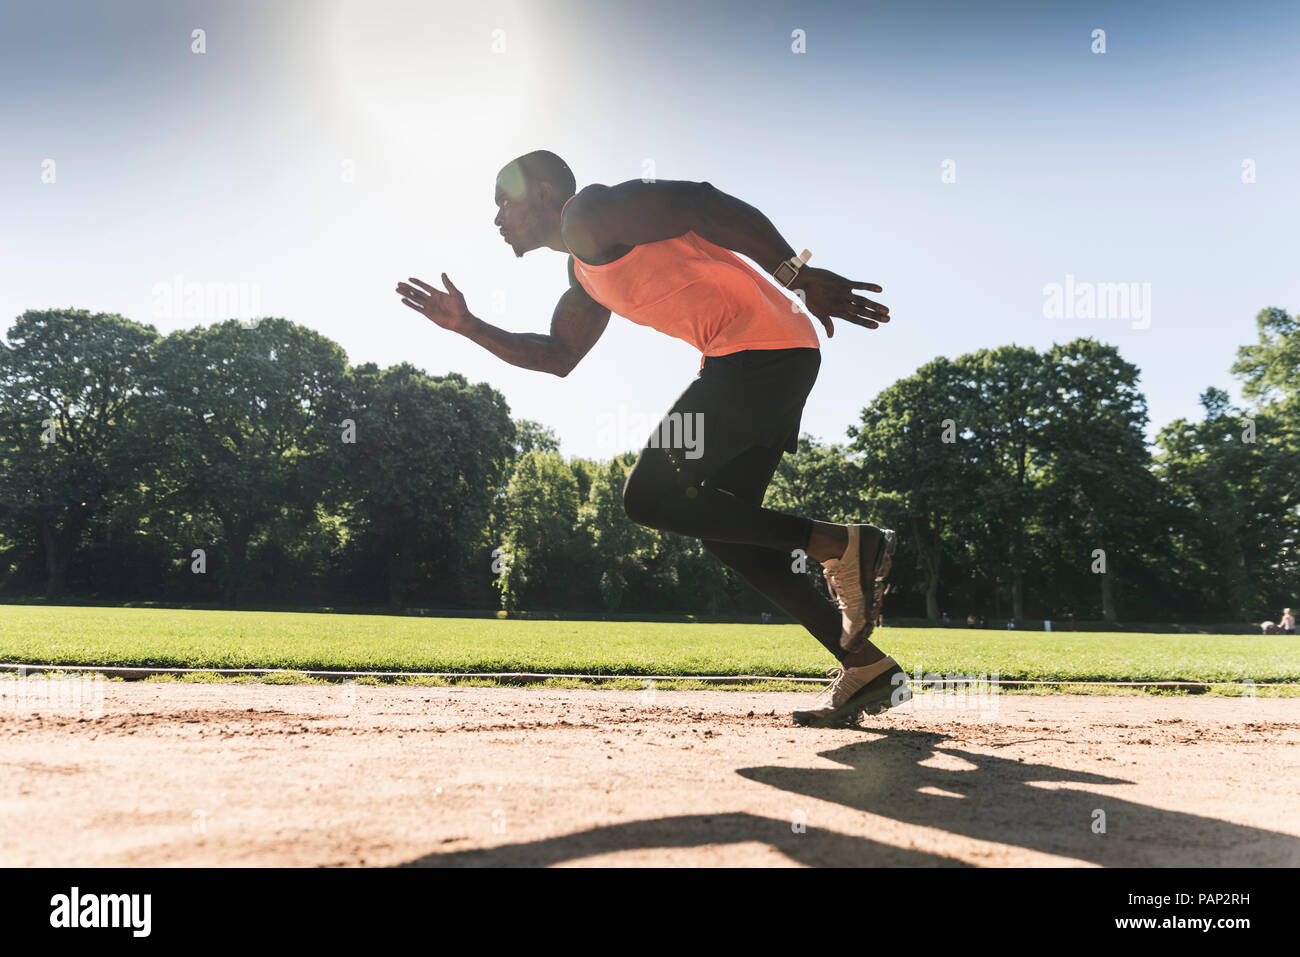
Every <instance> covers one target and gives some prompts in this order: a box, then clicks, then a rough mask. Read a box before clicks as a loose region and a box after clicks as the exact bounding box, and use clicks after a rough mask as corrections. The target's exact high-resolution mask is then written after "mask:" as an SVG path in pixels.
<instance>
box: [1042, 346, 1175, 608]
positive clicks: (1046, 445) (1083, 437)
mask: <svg viewBox="0 0 1300 957" xmlns="http://www.w3.org/2000/svg"><path fill="white" fill-rule="evenodd" d="M1138 376H1139V371H1138V368H1137V367H1136V366H1134V365H1132V364H1131V363H1128V362H1125V361H1124V360H1123V359H1122V358H1121V357H1120V355H1119V352H1118V350H1117V349H1116V348H1115V347H1114V346H1108V345H1102V344H1100V343H1097V342H1095V341H1094V340H1092V339H1076V340H1074V341H1073V342H1070V343H1067V344H1065V345H1056V346H1053V347H1052V349H1051V350H1050V351H1049V352H1048V353H1047V355H1046V356H1044V380H1045V384H1046V385H1047V395H1046V397H1045V401H1044V403H1043V412H1042V423H1041V428H1039V429H1038V431H1037V438H1038V440H1039V442H1040V443H1041V449H1040V456H1041V461H1042V463H1043V467H1042V475H1043V480H1042V489H1041V492H1042V496H1043V500H1044V502H1045V504H1046V508H1047V514H1049V515H1051V516H1053V518H1052V520H1051V521H1050V522H1048V523H1045V524H1046V525H1047V527H1046V528H1045V529H1044V531H1046V532H1048V533H1049V534H1050V535H1051V537H1053V538H1055V539H1056V541H1057V542H1058V543H1059V544H1060V547H1061V549H1062V550H1064V551H1065V553H1066V555H1067V559H1066V568H1065V570H1064V571H1065V574H1064V575H1063V576H1062V577H1063V578H1065V579H1066V580H1069V579H1078V578H1080V577H1083V576H1084V573H1087V572H1091V571H1092V570H1093V569H1096V570H1097V571H1096V577H1097V579H1098V585H1099V589H1100V605H1101V611H1102V618H1103V619H1104V620H1106V621H1108V622H1114V621H1116V619H1117V612H1116V606H1115V594H1114V587H1113V583H1114V581H1115V578H1116V574H1117V572H1119V571H1120V570H1122V569H1123V568H1124V560H1125V558H1127V559H1128V560H1129V561H1130V562H1131V563H1134V564H1136V563H1137V562H1138V561H1139V560H1140V559H1139V556H1140V555H1141V554H1142V553H1144V552H1145V553H1148V554H1150V553H1151V552H1152V550H1153V547H1156V546H1157V539H1158V538H1159V536H1160V532H1159V528H1158V522H1156V521H1153V519H1154V518H1155V516H1156V514H1157V513H1158V512H1159V510H1160V508H1161V504H1162V495H1161V490H1160V488H1159V485H1158V483H1157V482H1156V480H1155V478H1154V476H1153V475H1152V474H1151V471H1150V465H1151V462H1150V453H1149V452H1148V450H1147V445H1146V438H1145V431H1144V430H1145V428H1146V422H1147V409H1146V398H1145V397H1144V396H1143V395H1142V392H1141V390H1140V389H1139V388H1138ZM1121 556H1124V557H1123V558H1122V557H1121Z"/></svg>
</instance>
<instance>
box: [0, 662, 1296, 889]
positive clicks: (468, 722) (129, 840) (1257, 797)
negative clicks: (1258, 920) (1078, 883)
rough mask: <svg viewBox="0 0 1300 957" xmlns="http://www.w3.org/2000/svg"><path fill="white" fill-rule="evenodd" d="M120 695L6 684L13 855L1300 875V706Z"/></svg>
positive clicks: (0, 714) (9, 852)
mask: <svg viewBox="0 0 1300 957" xmlns="http://www.w3.org/2000/svg"><path fill="white" fill-rule="evenodd" d="M38 680H43V679H28V682H35V681H38ZM53 684H55V682H50V683H49V685H53ZM97 687H98V688H99V690H100V691H102V697H101V698H99V700H98V702H97V703H92V704H90V705H87V703H86V702H87V699H88V698H94V697H95V695H93V694H89V695H83V698H82V700H81V702H80V703H79V704H77V705H76V706H72V705H69V704H68V703H67V702H66V701H56V700H54V698H53V697H52V696H51V695H50V693H49V691H48V686H44V687H38V686H37V685H35V684H34V683H33V684H31V686H30V687H29V688H28V690H26V691H23V692H19V691H17V690H16V689H17V688H18V685H17V683H13V682H0V816H2V817H3V819H4V820H5V821H7V822H10V824H11V825H13V826H9V827H5V828H3V829H2V830H0V865H6V866H15V865H16V866H30V865H41V866H69V865H83V866H84V865H89V866H102V865H126V866H132V865H189V866H195V865H198V866H208V865H217V866H221V865H344V866H354V865H365V866H373V865H403V864H404V865H417V866H484V865H574V864H576V865H591V864H600V865H634V864H657V865H682V866H696V865H704V866H709V865H788V864H807V865H953V866H964V865H1083V866H1095V865H1103V866H1111V865H1119V866H1130V865H1190V866H1218V865H1286V866H1296V865H1298V864H1300V801H1298V800H1297V797H1296V787H1295V783H1296V782H1297V781H1300V748H1298V747H1297V745H1298V744H1300V699H1266V698H1257V699H1250V698H1246V699H1235V698H1215V697H1177V698H1171V697H1142V696H1124V697H1101V696H1091V695H1084V696H1042V697H1040V696H1029V695H1003V696H998V697H996V698H994V699H992V701H990V700H988V699H985V700H983V701H982V702H980V704H982V705H983V706H984V707H983V709H982V710H981V709H980V708H977V707H975V706H973V704H972V703H971V702H967V704H968V706H967V707H966V708H963V709H957V708H955V707H938V704H939V701H938V699H937V698H935V697H934V696H920V697H918V698H917V699H916V700H914V701H913V702H912V703H910V704H907V705H904V706H902V707H900V708H897V709H894V710H893V711H890V712H887V713H886V714H884V715H881V716H879V717H876V718H871V719H867V720H866V722H865V725H864V728H863V729H862V730H852V729H846V730H835V731H819V730H812V729H805V728H798V727H794V726H793V725H792V724H791V722H790V717H789V711H790V710H791V708H792V707H796V706H806V703H807V702H808V701H809V698H810V697H811V696H805V695H793V694H776V693H768V694H761V693H760V694H750V693H741V692H727V691H707V692H665V691H653V692H651V691H647V692H615V691H596V690H592V691H568V690H553V689H540V688H463V687H462V688H414V687H394V686H388V687H376V686H355V685H342V686H319V685H315V686H313V685H253V684H185V683H176V684H163V683H146V682H140V683H134V682H132V683H122V682H110V683H101V684H98V685H97ZM38 691H39V692H40V693H37V692H38ZM95 694H98V692H96V693H95ZM927 698H929V699H930V701H929V703H927V704H923V702H925V701H926V699H927ZM958 700H960V699H958ZM948 703H949V704H955V703H956V701H955V700H954V699H951V698H950V699H948ZM1098 812H1101V814H1099V813H1098ZM1102 814H1104V825H1105V831H1104V833H1097V832H1095V828H1097V827H1098V826H1099V824H1100V823H1101V822H1102V820H1103V818H1102Z"/></svg>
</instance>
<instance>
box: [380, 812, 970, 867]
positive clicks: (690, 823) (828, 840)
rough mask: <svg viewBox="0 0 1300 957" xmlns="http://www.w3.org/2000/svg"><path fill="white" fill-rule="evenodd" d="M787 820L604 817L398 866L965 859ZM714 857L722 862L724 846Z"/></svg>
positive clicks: (853, 863)
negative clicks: (702, 855)
mask: <svg viewBox="0 0 1300 957" xmlns="http://www.w3.org/2000/svg"><path fill="white" fill-rule="evenodd" d="M793 825H794V822H793V820H785V821H783V820H778V819H776V818H770V817H763V816H761V815H757V814H743V813H737V814H689V815H683V816H681V817H665V818H656V819H654V820H648V821H629V822H627V823H626V824H610V825H607V826H605V827H596V828H591V829H590V830H586V831H578V832H576V833H574V834H565V835H562V836H560V837H550V838H546V839H544V840H540V841H530V842H528V843H524V844H506V845H504V846H502V847H492V848H484V849H481V850H466V851H450V852H448V853H444V854H429V855H426V856H425V857H421V858H418V859H416V860H414V861H409V862H407V863H405V864H403V865H401V866H402V867H546V866H548V865H551V864H559V863H563V862H565V861H574V860H579V859H581V858H584V857H592V856H594V855H596V854H609V853H612V852H615V851H631V850H646V849H650V848H673V847H712V846H719V847H721V846H722V845H726V844H737V843H740V842H742V841H758V842H761V843H763V844H767V845H768V846H770V847H772V848H775V849H776V850H778V851H780V852H781V853H782V854H785V855H787V856H788V857H789V858H791V859H792V860H794V861H797V862H799V863H801V864H809V865H816V866H821V867H862V866H871V867H927V866H936V865H937V866H956V867H961V866H964V865H963V864H962V863H961V862H960V861H957V860H954V859H953V858H949V857H942V856H940V855H937V854H929V853H926V852H924V851H916V850H908V849H905V848H898V847H892V846H890V845H888V844H880V843H877V842H876V841H871V840H868V839H866V838H861V837H850V836H848V835H845V834H836V833H834V832H832V831H826V830H820V829H818V828H815V827H809V828H808V829H807V830H806V831H804V832H802V833H796V831H795V829H794V826H793ZM715 863H717V864H719V865H725V864H726V863H727V858H726V854H725V851H724V852H721V853H719V855H718V857H717V859H716V861H715Z"/></svg>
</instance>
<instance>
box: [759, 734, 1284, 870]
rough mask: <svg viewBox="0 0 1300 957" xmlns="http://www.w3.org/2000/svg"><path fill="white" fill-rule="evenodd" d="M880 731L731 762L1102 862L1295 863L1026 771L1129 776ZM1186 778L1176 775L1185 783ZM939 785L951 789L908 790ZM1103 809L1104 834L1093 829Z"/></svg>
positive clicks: (1218, 831)
mask: <svg viewBox="0 0 1300 957" xmlns="http://www.w3.org/2000/svg"><path fill="white" fill-rule="evenodd" d="M873 730H874V731H875V733H878V734H883V735H884V737H883V738H876V739H872V740H870V741H862V742H858V743H854V744H850V745H847V746H846V747H842V748H836V749H834V750H832V751H825V752H822V757H825V758H828V759H830V760H832V761H837V762H839V763H840V764H843V765H845V767H843V768H826V769H808V768H789V767H758V768H742V769H740V770H739V771H738V772H737V773H738V774H740V775H742V776H743V777H746V778H748V779H750V780H751V781H758V782H760V783H763V784H767V785H770V786H772V787H775V788H780V789H782V790H784V791H789V792H791V793H793V794H805V795H808V796H809V797H815V798H818V799H819V800H823V801H834V802H835V803H837V804H843V805H845V806H846V807H851V808H854V809H856V810H860V811H869V812H870V813H872V814H879V815H881V816H883V817H888V818H892V819H893V820H896V821H903V822H906V823H908V824H916V825H920V826H922V827H932V828H937V829H939V830H942V831H947V832H948V833H950V834H960V835H963V836H965V837H972V838H978V839H980V840H984V841H994V842H997V843H999V844H1009V845H1012V846H1015V847H1023V848H1027V849H1030V850H1034V851H1043V852H1046V853H1048V854H1058V855H1061V856H1063V857H1069V858H1074V859H1077V860H1080V861H1087V862H1090V863H1095V864H1101V865H1105V866H1108V867H1225V866H1234V867H1235V866H1270V867H1280V866H1285V867H1294V866H1296V865H1298V864H1300V838H1296V837H1293V836H1291V835H1290V834H1283V833H1281V832H1278V831H1269V830H1265V829H1262V828H1255V827H1248V826H1245V825H1241V824H1232V823H1230V822H1227V821H1221V820H1218V819H1217V818H1212V817H1204V816H1201V815H1197V814H1186V813H1183V812H1180V811H1169V810H1163V809H1161V808H1158V807H1150V806H1148V805H1145V804H1136V803H1134V802H1131V801H1125V800H1123V799H1120V798H1116V797H1111V796H1109V795H1105V794H1100V793H1097V792H1095V791H1090V790H1086V789H1080V788H1069V789H1065V788H1060V789H1053V790H1048V789H1044V788H1040V787H1034V786H1032V785H1031V784H1030V783H1029V782H1046V783H1059V782H1069V783H1073V784H1085V785H1087V784H1131V783H1132V782H1131V781H1126V780H1122V779H1119V778H1112V777H1106V776H1103V775H1097V774H1090V773H1088V772H1084V771H1073V770H1069V769H1067V768H1057V767H1052V766H1050V765H1046V764H1030V763H1025V762H1022V761H1017V760H1014V759H1010V758H1001V757H997V756H993V755H987V754H979V753H975V752H970V751H963V750H961V749H959V748H953V747H943V744H944V742H945V741H947V740H950V739H949V738H948V736H946V735H943V734H937V733H934V732H930V731H910V730H901V729H873ZM936 754H945V755H952V756H955V757H957V758H960V759H962V760H964V761H968V762H970V763H971V764H973V765H975V767H974V768H972V769H967V770H950V771H945V770H940V769H937V768H929V767H923V766H921V764H920V762H922V761H925V760H926V759H928V758H930V757H931V756H933V755H936ZM1198 780H1199V779H1197V778H1195V777H1192V776H1190V775H1189V776H1188V777H1187V778H1186V779H1185V781H1184V786H1185V787H1186V788H1188V789H1189V790H1194V789H1195V788H1196V787H1197V785H1198ZM926 787H934V788H940V789H942V790H943V791H945V792H948V794H951V795H952V796H946V795H938V794H922V793H919V792H920V790H921V789H922V788H926ZM1097 810H1101V811H1103V812H1105V826H1106V830H1105V833H1096V832H1095V831H1094V828H1093V824H1094V820H1096V819H1097V818H1096V816H1095V812H1096V811H1097Z"/></svg>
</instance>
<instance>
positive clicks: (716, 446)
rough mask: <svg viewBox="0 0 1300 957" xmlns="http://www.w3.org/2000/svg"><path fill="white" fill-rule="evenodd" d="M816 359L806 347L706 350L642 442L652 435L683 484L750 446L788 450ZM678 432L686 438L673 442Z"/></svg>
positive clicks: (793, 447) (793, 441)
mask: <svg viewBox="0 0 1300 957" xmlns="http://www.w3.org/2000/svg"><path fill="white" fill-rule="evenodd" d="M821 361H822V354H821V350H820V349H813V348H797V349H746V350H744V351H741V352H733V353H731V354H729V355H725V356H707V357H705V359H704V364H703V365H702V366H701V367H700V371H699V374H697V375H696V376H695V378H694V380H692V382H691V384H690V385H688V386H687V387H686V389H685V391H683V392H682V394H681V395H680V396H678V398H677V401H676V402H674V403H673V405H672V408H671V409H670V410H669V411H668V413H667V414H666V415H665V416H664V419H663V420H662V421H661V422H660V426H659V429H658V430H657V431H656V433H655V434H654V435H652V436H651V438H650V441H649V442H648V443H647V445H650V444H654V443H655V442H656V440H657V439H658V440H659V443H660V444H659V447H662V448H665V449H666V450H667V451H668V454H669V456H670V458H671V459H672V460H673V464H674V465H676V466H677V468H678V471H679V472H680V473H681V475H682V477H683V478H684V479H686V481H688V482H689V483H690V484H698V483H699V482H702V481H703V480H704V479H706V478H707V477H708V476H709V475H710V474H712V473H713V472H715V471H716V470H717V469H719V468H721V467H722V466H723V465H726V464H727V463H728V462H730V461H731V460H732V459H734V458H735V457H736V456H737V455H740V454H741V453H742V452H745V451H747V450H749V449H752V448H754V447H756V446H758V447H763V448H769V449H781V450H783V451H786V452H794V451H795V450H796V449H797V448H798V444H799V428H800V425H801V424H802V420H803V406H804V402H805V401H807V399H808V394H809V393H810V392H811V391H812V387H813V384H814V383H815V382H816V381H817V372H818V370H819V369H820V368H821ZM674 416H676V417H677V419H676V421H674V420H673V417H674ZM687 416H690V421H689V423H687V422H685V421H684V420H685V419H686V417H687ZM675 429H680V430H681V431H680V433H678V432H675V431H674V430H675ZM682 436H685V437H686V438H688V439H691V440H692V441H691V442H682V441H678V439H679V438H680V437H682Z"/></svg>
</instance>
